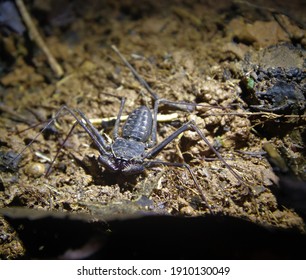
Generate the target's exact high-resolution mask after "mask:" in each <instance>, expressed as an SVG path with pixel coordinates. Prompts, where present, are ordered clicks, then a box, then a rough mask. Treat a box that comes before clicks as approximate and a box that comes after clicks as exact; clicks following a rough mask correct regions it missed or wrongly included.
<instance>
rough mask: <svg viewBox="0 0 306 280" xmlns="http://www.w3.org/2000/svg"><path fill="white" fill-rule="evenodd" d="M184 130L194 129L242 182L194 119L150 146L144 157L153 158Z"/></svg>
mask: <svg viewBox="0 0 306 280" xmlns="http://www.w3.org/2000/svg"><path fill="white" fill-rule="evenodd" d="M186 130H194V131H196V132H197V133H198V135H199V136H200V137H201V138H202V139H203V141H204V142H205V143H206V144H207V145H208V146H209V148H210V149H211V150H212V151H213V152H214V153H215V155H216V156H217V157H218V159H219V160H220V161H221V162H222V163H223V164H224V165H225V166H226V167H227V168H228V170H229V171H230V172H231V173H232V174H233V175H234V176H235V178H236V179H237V180H238V182H239V183H240V184H243V179H242V178H241V177H240V176H239V175H238V174H237V173H236V172H235V171H234V170H233V169H232V168H231V167H230V166H229V164H228V163H227V162H226V161H225V160H224V158H223V157H222V156H221V155H220V153H219V152H218V151H217V150H216V149H215V148H214V147H213V145H212V144H210V143H209V141H208V140H207V138H206V137H205V136H204V134H203V132H202V131H201V130H200V129H199V128H198V127H197V125H196V124H195V123H194V121H189V122H187V123H185V124H183V125H182V126H181V127H180V128H179V129H177V130H176V131H175V132H173V133H172V134H171V135H170V136H169V137H167V138H166V139H164V140H163V141H162V142H161V143H159V144H158V145H157V146H155V147H154V148H152V149H151V150H150V151H149V152H148V153H146V154H145V155H144V158H147V159H151V158H155V157H156V156H157V155H158V154H159V153H160V152H161V151H162V150H163V149H164V147H165V146H167V145H168V144H169V143H170V142H171V141H173V140H174V139H175V138H176V137H178V136H179V135H180V134H181V133H183V132H184V131H186Z"/></svg>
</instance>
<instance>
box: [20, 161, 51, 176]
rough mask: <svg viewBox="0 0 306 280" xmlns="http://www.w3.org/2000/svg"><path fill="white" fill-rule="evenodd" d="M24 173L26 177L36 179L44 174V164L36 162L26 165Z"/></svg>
mask: <svg viewBox="0 0 306 280" xmlns="http://www.w3.org/2000/svg"><path fill="white" fill-rule="evenodd" d="M25 171H26V173H27V175H29V176H32V177H34V178H38V177H40V176H42V175H44V174H45V173H46V167H45V165H44V164H42V163H38V162H36V163H31V164H29V165H27V167H26V170H25Z"/></svg>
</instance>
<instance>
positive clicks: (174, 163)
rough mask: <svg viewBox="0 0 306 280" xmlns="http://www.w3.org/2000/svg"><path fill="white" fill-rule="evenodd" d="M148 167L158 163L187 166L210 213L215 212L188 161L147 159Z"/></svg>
mask: <svg viewBox="0 0 306 280" xmlns="http://www.w3.org/2000/svg"><path fill="white" fill-rule="evenodd" d="M145 165H146V168H150V167H154V166H158V165H167V166H175V167H182V168H186V169H187V170H188V172H189V174H190V176H191V177H192V180H193V182H194V183H195V185H196V187H197V189H198V192H199V194H200V196H201V198H202V200H203V201H204V203H205V204H206V206H207V208H208V210H209V212H210V214H213V211H212V209H211V207H210V205H209V203H208V201H207V199H206V196H205V194H204V192H203V190H202V189H201V187H200V185H199V183H198V180H197V179H196V177H195V175H194V174H193V172H192V170H191V168H190V166H189V165H188V164H187V163H179V162H166V161H161V160H151V161H147V162H145Z"/></svg>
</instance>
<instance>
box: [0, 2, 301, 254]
mask: <svg viewBox="0 0 306 280" xmlns="http://www.w3.org/2000/svg"><path fill="white" fill-rule="evenodd" d="M45 2H46V1H35V4H33V5H32V6H29V10H30V11H31V13H32V15H33V17H34V18H35V22H36V24H37V25H38V26H39V27H40V31H41V32H42V33H44V35H45V40H46V42H47V44H48V46H49V47H50V49H51V51H52V53H53V55H54V56H55V57H56V59H57V60H58V61H59V63H60V64H61V65H62V67H63V69H64V71H65V75H64V77H63V78H62V79H55V77H54V74H53V73H52V71H51V70H50V68H49V66H48V64H47V63H46V59H45V56H44V54H43V53H42V52H41V51H40V50H39V49H38V48H36V47H35V45H34V44H33V43H31V42H28V41H25V40H24V38H23V37H22V36H18V35H16V34H10V35H9V36H8V37H0V39H1V40H2V43H1V48H2V49H3V50H2V51H3V52H5V54H6V55H7V56H8V55H9V56H10V57H11V59H10V60H3V63H2V62H1V63H2V64H1V70H0V71H2V72H1V77H0V83H1V86H0V102H1V108H0V110H1V114H0V145H1V152H2V153H7V152H8V151H14V152H18V151H20V150H21V149H22V148H23V147H24V146H25V145H26V144H27V143H29V141H30V140H31V139H33V137H34V136H35V135H36V134H37V132H38V131H39V129H38V128H34V129H29V130H26V131H24V132H22V133H18V132H19V131H22V130H24V129H27V128H28V127H29V125H33V124H36V123H37V122H39V121H43V120H46V119H49V118H51V117H52V116H54V114H55V113H56V112H57V110H58V109H59V108H60V107H61V106H62V105H64V104H65V105H67V106H69V107H71V108H78V109H80V110H81V111H82V112H84V113H85V114H86V116H87V117H89V118H106V117H114V116H116V114H117V112H118V110H119V105H120V102H119V101H118V99H117V98H114V97H111V96H109V95H107V94H113V95H118V96H124V97H126V98H127V102H126V106H125V109H124V114H129V113H130V112H131V111H132V110H133V109H135V108H136V107H137V106H139V105H148V106H152V104H151V100H150V98H149V97H148V94H147V93H146V91H145V90H144V89H143V88H142V87H141V86H140V85H139V83H138V82H137V81H136V80H135V79H134V77H133V76H132V74H131V73H130V71H129V70H128V69H127V68H126V67H125V66H124V65H123V64H122V62H121V61H120V59H119V58H118V56H117V55H116V54H115V53H114V52H113V51H112V50H111V48H110V46H111V45H112V44H115V45H116V46H117V47H118V49H120V51H121V52H122V53H123V54H124V55H125V57H126V58H127V59H128V60H129V61H130V63H131V64H132V65H133V66H134V67H135V68H136V70H137V71H138V72H139V74H140V75H141V76H142V77H143V78H144V79H145V80H146V81H147V82H148V83H149V85H150V86H151V87H152V89H153V90H154V91H155V92H156V93H157V94H158V95H159V96H160V97H162V98H165V99H168V100H171V101H186V102H196V103H198V104H199V106H197V108H196V110H195V111H193V112H191V113H186V112H183V111H173V110H171V109H170V108H169V107H166V106H163V107H162V108H161V110H160V113H161V114H170V113H173V112H176V113H178V117H177V118H175V119H169V120H168V121H166V122H162V123H159V124H158V141H159V142H160V141H161V140H162V139H165V138H166V137H167V136H169V135H170V134H171V133H172V132H174V131H175V130H176V129H177V128H178V127H179V126H180V125H181V124H183V123H185V122H186V121H188V120H190V119H193V120H194V121H195V122H196V124H197V125H198V127H199V128H200V129H201V131H203V132H204V133H205V135H206V137H207V139H208V140H209V141H210V142H211V143H213V145H214V146H215V148H216V149H217V150H218V151H219V153H220V154H221V155H222V157H223V158H224V159H225V160H226V162H227V163H228V164H229V165H230V166H231V168H232V169H233V170H234V171H235V172H236V173H237V174H239V176H241V177H242V178H243V181H244V182H245V184H239V182H238V181H237V179H236V178H235V177H234V176H233V175H232V173H231V172H230V170H229V169H228V168H226V167H225V166H224V164H223V163H222V162H220V161H219V160H217V158H216V155H215V154H214V153H213V152H212V151H211V150H210V149H209V148H208V147H207V145H206V144H205V143H204V142H203V141H202V140H200V138H199V136H198V135H197V134H196V133H195V132H185V133H184V134H183V135H182V136H181V137H179V138H178V139H177V140H176V141H174V142H173V143H171V144H170V145H168V146H167V147H166V148H165V149H164V150H163V152H162V153H161V154H160V155H159V156H158V158H159V159H161V160H164V161H169V162H182V161H185V162H187V163H188V164H189V165H190V166H191V168H192V172H193V173H194V175H195V177H196V179H197V181H198V182H199V185H200V187H201V189H202V190H203V192H204V194H205V196H206V197H207V200H208V203H209V204H210V205H211V208H212V211H213V212H214V213H218V214H220V213H221V214H224V215H230V216H234V217H241V218H244V219H247V220H251V221H253V222H255V223H258V224H263V225H273V226H277V227H282V228H295V229H299V230H300V231H304V227H305V225H304V222H303V220H302V218H301V217H300V215H298V214H297V212H296V211H295V210H294V209H293V208H291V207H286V206H284V205H283V204H282V203H280V202H279V201H277V199H276V197H275V195H274V194H273V193H272V191H273V190H274V189H277V187H276V184H277V183H278V181H279V178H278V173H277V174H276V173H275V172H274V171H275V170H273V168H272V166H271V164H270V162H271V157H272V161H273V160H274V166H276V167H277V168H278V170H281V171H283V173H284V175H286V176H289V175H290V178H291V177H298V178H300V179H304V180H305V178H302V177H303V174H304V176H305V160H304V157H303V154H302V152H303V150H304V145H305V143H303V141H302V138H303V135H304V136H305V131H304V127H303V125H305V123H303V120H302V119H303V117H301V116H300V117H299V116H297V115H302V114H303V111H302V112H301V111H299V112H298V113H297V114H295V115H294V116H288V117H285V118H281V119H280V118H279V116H278V115H273V114H269V113H261V112H260V111H257V112H255V113H254V112H253V113H252V112H251V110H250V109H249V107H248V105H247V104H246V103H245V102H244V101H243V100H242V99H241V93H242V89H241V87H240V85H241V84H240V81H241V80H242V79H243V78H244V77H246V76H247V75H248V71H252V69H254V67H256V65H262V66H264V67H266V68H268V67H269V66H270V65H272V66H281V67H283V68H284V69H286V68H290V67H297V68H299V69H303V67H305V52H304V51H303V50H301V49H299V47H297V48H295V47H292V48H291V47H281V49H280V51H279V52H280V56H281V57H286V58H288V59H287V64H286V60H285V62H284V60H281V61H282V62H283V65H279V61H275V60H273V59H274V58H275V55H273V54H275V53H276V52H278V49H277V48H276V49H272V51H271V50H270V51H266V52H264V51H263V50H267V49H268V48H269V47H271V46H274V45H276V44H283V43H286V44H289V45H290V46H291V44H292V43H294V44H295V46H302V48H305V45H306V37H305V31H304V30H303V28H302V27H301V25H300V23H301V22H305V13H303V12H302V9H300V6H299V5H300V3H299V2H298V1H290V3H289V4H287V5H288V6H286V7H285V6H283V5H284V4H278V5H277V6H276V4H275V6H273V5H271V6H269V5H268V4H267V3H266V1H262V2H263V3H264V5H265V7H262V6H261V3H260V1H257V3H256V5H258V7H256V6H254V5H255V4H249V3H247V2H244V1H241V2H236V3H235V4H233V3H230V1H206V2H204V1H203V3H202V2H201V1H185V2H184V1H169V2H168V1H160V2H161V3H158V1H157V2H155V1H141V4H140V2H137V5H136V4H135V3H134V2H133V1H123V2H122V3H121V4H119V2H115V3H113V1H102V2H101V1H86V4H85V2H84V3H83V1H75V2H73V3H74V4H68V1H67V3H66V1H57V2H59V3H62V4H61V5H55V6H52V8H51V7H48V5H44V4H43V3H45ZM55 2H56V1H55ZM255 2H256V1H255ZM282 2H283V1H281V3H282ZM153 3H154V4H153ZM166 3H167V4H166ZM187 3H188V4H187ZM252 3H253V2H252ZM259 7H261V8H259ZM274 11H278V12H279V13H280V14H279V16H278V17H273V12H274ZM284 11H286V14H287V15H288V16H289V17H287V16H281V13H282V12H284ZM44 15H47V16H44ZM293 15H294V16H293ZM303 17H304V18H303ZM280 23H281V24H280ZM267 30H269V32H268V34H267ZM270 53H272V55H270V56H269V55H268V54H270ZM263 57H264V62H263ZM290 63H291V64H292V63H293V65H291V64H290ZM302 82H303V81H299V84H301V83H302ZM267 86H269V84H267V83H266V84H265V85H264V86H263V88H261V90H265V89H266V87H267ZM220 107H222V108H220ZM288 114H289V113H288ZM271 119H276V120H275V121H273V120H272V121H271ZM304 119H305V118H304ZM268 120H269V121H268ZM73 121H74V119H73V118H72V117H71V116H69V115H65V116H62V117H60V118H58V120H57V122H56V124H55V125H53V126H52V128H53V130H50V131H49V133H48V134H44V135H40V136H39V137H38V138H37V140H36V141H35V142H34V143H33V144H32V145H31V146H30V147H29V148H28V149H27V150H26V151H25V152H24V153H23V154H22V159H21V161H20V163H19V165H18V169H17V170H16V171H15V172H1V186H0V207H11V206H23V207H27V208H34V209H46V210H57V211H68V212H86V213H91V214H98V215H99V214H101V213H103V215H113V214H117V213H131V212H134V211H138V210H147V211H154V212H157V213H167V214H171V215H184V216H199V215H207V214H209V211H208V208H207V207H206V205H205V203H204V202H203V201H202V199H201V197H200V195H199V192H198V190H197V188H196V187H195V183H194V181H193V180H192V178H191V177H190V175H189V173H188V171H187V170H184V169H181V168H172V167H163V166H160V167H155V168H153V169H150V170H147V171H146V172H145V173H144V174H141V175H137V176H133V177H129V178H124V177H122V176H120V175H113V174H110V173H108V172H105V171H104V169H103V167H101V166H98V164H97V163H96V161H95V160H94V159H93V157H96V156H97V155H98V153H97V151H96V150H95V149H94V148H93V146H92V145H91V141H90V138H89V137H88V135H86V133H84V131H83V130H82V129H80V128H78V129H76V130H75V131H74V133H73V134H72V136H71V137H70V138H69V140H68V141H67V143H66V144H65V147H64V149H62V150H61V153H60V154H59V156H58V158H57V160H56V163H55V164H54V166H53V168H52V172H51V173H50V175H49V177H48V178H45V177H44V176H43V175H44V173H45V171H46V168H47V167H48V165H49V161H50V159H52V158H53V157H54V156H55V154H56V151H57V149H58V148H59V146H60V143H61V142H62V141H63V140H64V139H65V136H66V135H67V133H68V132H69V129H70V127H71V125H72V123H73ZM283 123H284V124H283ZM288 123H289V126H288V125H287V124H288ZM283 125H284V126H283ZM97 127H98V128H99V129H102V126H101V125H99V124H98V125H97ZM288 127H289V128H288ZM111 132H112V130H111V127H109V128H105V129H104V131H103V133H105V134H107V135H110V136H112V133H111ZM267 142H268V143H270V144H271V145H272V146H273V147H274V148H275V149H276V150H277V151H278V153H279V155H280V159H279V157H278V156H272V152H271V151H270V150H268V155H267V152H265V151H264V146H265V145H266V144H265V143H267ZM266 151H267V148H266ZM269 151H270V152H269ZM269 155H270V156H269ZM269 160H270V161H269ZM3 161H4V160H3V156H2V163H3ZM275 161H276V163H275ZM284 162H285V163H284ZM283 164H285V167H284V166H283ZM282 168H283V169H282ZM288 170H289V171H288ZM286 178H287V177H286ZM286 180H287V179H286ZM290 180H291V179H289V184H291V183H290V182H291V181H290ZM0 228H1V231H2V234H1V236H0V240H1V243H0V244H1V250H0V251H1V257H2V258H16V257H20V256H22V254H23V248H22V245H21V244H20V243H19V241H18V239H16V234H15V233H14V231H12V229H11V228H10V227H9V225H8V224H7V223H6V221H5V220H0Z"/></svg>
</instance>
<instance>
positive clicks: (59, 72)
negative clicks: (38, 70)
mask: <svg viewBox="0 0 306 280" xmlns="http://www.w3.org/2000/svg"><path fill="white" fill-rule="evenodd" d="M15 1H16V5H17V7H18V9H19V12H20V14H21V16H22V19H23V21H24V23H25V24H26V26H27V28H28V31H29V35H30V37H31V39H32V40H33V41H34V42H35V43H36V44H37V45H38V47H39V48H41V50H42V51H43V52H44V54H45V55H46V56H47V59H48V62H49V65H50V67H51V69H52V70H53V72H54V73H55V75H56V77H58V78H60V77H62V76H63V74H64V71H63V69H62V67H61V66H60V65H59V64H58V62H57V61H56V59H55V58H54V56H53V55H52V54H51V52H50V50H49V48H48V47H47V45H46V43H45V42H44V40H43V38H42V37H41V36H40V34H39V32H38V30H37V28H36V26H35V24H34V22H33V20H32V19H31V16H30V14H29V12H28V11H27V8H26V6H25V5H24V3H23V0H15Z"/></svg>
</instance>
